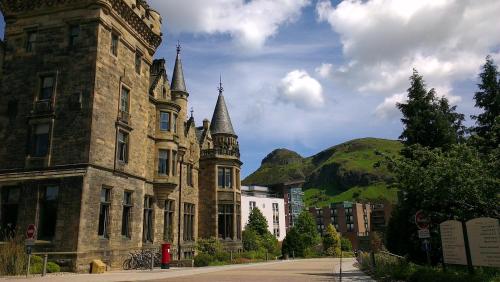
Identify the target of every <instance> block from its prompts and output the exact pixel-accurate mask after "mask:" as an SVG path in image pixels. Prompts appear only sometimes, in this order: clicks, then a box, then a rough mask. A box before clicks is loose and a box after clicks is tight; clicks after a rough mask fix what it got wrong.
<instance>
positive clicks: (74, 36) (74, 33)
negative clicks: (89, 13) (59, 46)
mask: <svg viewBox="0 0 500 282" xmlns="http://www.w3.org/2000/svg"><path fill="white" fill-rule="evenodd" d="M79 36H80V26H79V25H72V26H70V27H69V46H71V47H72V46H75V45H76V42H77V40H78V37H79Z"/></svg>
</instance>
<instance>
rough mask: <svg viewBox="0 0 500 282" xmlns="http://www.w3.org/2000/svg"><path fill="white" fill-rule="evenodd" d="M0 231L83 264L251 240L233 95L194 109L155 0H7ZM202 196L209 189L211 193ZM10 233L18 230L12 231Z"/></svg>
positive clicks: (115, 263) (181, 255)
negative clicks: (198, 121) (206, 111)
mask: <svg viewBox="0 0 500 282" xmlns="http://www.w3.org/2000/svg"><path fill="white" fill-rule="evenodd" d="M0 9H1V12H2V13H3V15H4V18H5V21H6V26H5V45H4V46H3V47H4V49H5V51H4V57H3V59H2V63H3V64H2V70H1V76H0V78H1V79H0V80H1V84H0V87H1V89H0V203H1V206H0V228H1V229H0V230H1V233H3V235H5V233H6V232H11V231H14V230H17V234H24V232H25V229H26V226H27V225H28V224H35V225H36V227H37V233H36V245H35V250H39V251H58V252H70V253H72V254H69V255H64V256H61V257H60V258H61V259H64V260H65V261H66V262H67V264H68V266H69V267H71V268H73V269H74V270H77V271H88V268H89V264H90V262H91V260H92V259H96V258H99V259H102V260H104V261H105V262H106V263H108V265H110V266H111V267H112V268H120V267H121V266H122V262H123V260H124V258H125V257H126V256H127V255H128V254H129V253H130V252H131V251H134V250H138V249H143V248H158V246H159V244H161V243H164V242H170V243H172V244H173V252H172V253H173V255H174V259H185V258H191V257H192V256H193V255H194V251H195V248H194V246H195V242H196V240H197V238H199V237H212V236H218V237H219V238H221V239H223V241H224V243H225V244H226V245H227V246H228V247H232V248H239V247H240V246H241V240H240V238H241V226H240V224H238V222H240V220H239V216H240V212H239V210H240V192H239V187H240V184H239V183H240V179H239V173H240V166H241V162H240V160H239V145H238V142H237V136H236V134H235V133H234V130H233V127H232V124H231V120H230V118H229V114H228V111H227V108H226V105H225V101H224V96H223V95H222V85H221V86H220V91H219V98H218V100H217V104H216V107H215V111H214V115H213V117H212V121H211V124H210V122H209V121H208V120H205V121H204V124H203V126H201V127H196V126H195V123H194V118H193V116H192V115H191V116H190V117H188V98H189V93H188V91H187V88H186V83H185V80H184V75H183V71H182V63H181V59H180V46H178V49H177V57H176V60H175V66H174V71H173V75H172V79H171V81H169V79H168V76H167V74H166V66H165V60H163V59H158V60H155V59H154V54H155V52H156V49H157V48H158V46H159V45H160V43H161V41H162V34H161V25H162V18H161V15H160V14H158V13H157V12H156V11H154V10H152V9H151V8H150V7H149V6H148V5H147V3H146V1H144V0H65V1H64V0H63V1H50V0H40V1H32V0H1V1H0ZM200 199H203V200H200ZM2 238H5V236H2Z"/></svg>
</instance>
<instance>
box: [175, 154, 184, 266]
mask: <svg viewBox="0 0 500 282" xmlns="http://www.w3.org/2000/svg"><path fill="white" fill-rule="evenodd" d="M177 154H179V152H177ZM183 161H184V155H183V156H182V157H181V162H180V169H179V170H180V173H179V209H178V210H179V214H178V216H177V260H181V206H182V202H181V200H182V163H183ZM175 165H176V166H177V162H176V163H175Z"/></svg>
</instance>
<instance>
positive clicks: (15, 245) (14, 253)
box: [0, 234, 28, 275]
mask: <svg viewBox="0 0 500 282" xmlns="http://www.w3.org/2000/svg"><path fill="white" fill-rule="evenodd" d="M5 238H6V239H5V244H3V245H0V275H20V274H23V273H25V272H26V265H27V263H28V256H27V255H26V253H25V246H24V239H23V238H22V237H21V236H19V235H18V236H13V234H9V235H6V236H5Z"/></svg>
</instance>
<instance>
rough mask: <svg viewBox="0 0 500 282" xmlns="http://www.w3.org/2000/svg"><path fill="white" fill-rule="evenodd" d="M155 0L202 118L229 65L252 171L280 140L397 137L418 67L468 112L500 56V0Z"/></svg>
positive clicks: (311, 142) (163, 51)
mask: <svg viewBox="0 0 500 282" xmlns="http://www.w3.org/2000/svg"><path fill="white" fill-rule="evenodd" d="M149 3H150V4H151V6H152V7H153V8H154V9H156V10H157V11H159V12H160V14H162V16H163V25H164V26H163V33H164V34H165V38H164V41H163V44H162V45H161V47H160V48H159V50H158V52H157V54H156V57H158V58H159V57H164V58H165V59H166V60H167V64H168V68H169V71H170V72H171V70H172V68H173V60H174V58H175V44H176V43H177V40H179V41H180V42H181V45H182V53H181V56H182V60H183V67H184V74H185V77H186V85H187V88H188V91H189V92H190V100H189V102H190V106H192V107H193V108H194V116H195V119H196V123H197V124H198V125H200V124H201V123H202V120H203V119H204V118H209V119H210V118H211V117H212V112H213V108H214V105H215V102H216V99H217V94H218V93H217V86H218V80H219V74H221V75H222V81H223V84H224V89H225V91H224V95H225V98H226V102H227V103H228V108H229V113H230V115H231V118H232V122H233V126H234V128H235V131H236V133H237V134H238V136H239V142H240V150H241V153H242V161H243V162H244V165H243V176H246V175H248V174H250V173H251V172H253V171H254V170H255V169H257V168H258V167H259V165H260V161H261V160H262V158H264V157H265V156H266V155H267V154H268V153H269V152H271V151H272V150H273V149H276V148H288V149H291V150H294V151H297V152H298V153H300V154H301V155H303V156H309V155H312V154H314V153H317V152H319V151H321V150H323V149H325V148H327V147H330V146H332V145H335V144H338V143H341V142H344V141H347V140H350V139H353V138H362V137H380V138H390V139H396V138H398V136H399V134H400V132H401V130H402V126H401V123H400V121H399V119H400V114H399V113H398V111H397V110H396V109H395V106H394V105H395V103H396V102H401V101H404V99H405V90H406V88H408V77H409V76H410V75H411V72H412V68H413V67H416V68H417V69H418V70H419V72H420V73H421V74H423V76H424V79H425V80H426V82H427V84H428V86H429V87H435V88H436V89H437V91H438V94H440V95H443V96H446V97H448V99H450V101H451V102H452V103H453V104H455V105H458V111H460V112H462V113H464V114H465V115H466V116H467V117H468V116H469V115H471V114H473V113H475V111H477V110H476V109H474V102H473V100H472V97H473V93H474V91H475V84H476V83H477V74H478V72H479V68H480V66H481V65H482V64H483V63H484V58H485V56H486V55H487V54H491V55H492V56H493V58H494V59H495V60H496V61H497V62H498V61H500V51H499V50H500V38H499V37H498V36H497V35H498V34H500V25H499V24H498V19H497V18H498V15H499V14H500V1H495V0H474V1H461V0H456V1H453V0H418V1H417V0H415V1H409V0H404V1H403V0H400V1H398V0H376V1H375V0H367V1H329V0H318V1H316V0H247V1H245V0H211V1H206V0H185V1H174V0H150V1H149ZM1 30H3V27H2V28H1ZM169 76H171V74H169ZM468 122H469V123H470V121H468Z"/></svg>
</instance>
